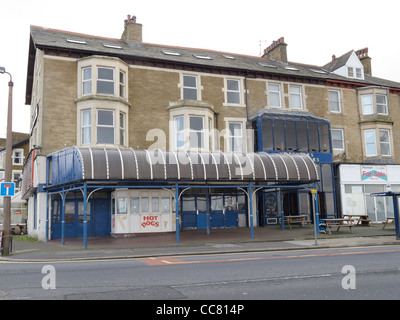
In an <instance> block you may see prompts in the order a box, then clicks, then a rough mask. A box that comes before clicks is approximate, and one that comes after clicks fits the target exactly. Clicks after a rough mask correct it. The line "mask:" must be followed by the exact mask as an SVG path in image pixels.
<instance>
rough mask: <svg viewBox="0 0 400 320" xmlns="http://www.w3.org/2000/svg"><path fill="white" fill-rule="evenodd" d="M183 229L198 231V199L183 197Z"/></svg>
mask: <svg viewBox="0 0 400 320" xmlns="http://www.w3.org/2000/svg"><path fill="white" fill-rule="evenodd" d="M181 203H182V215H181V217H182V228H183V229H196V228H197V210H196V197H195V196H190V197H182V202H181Z"/></svg>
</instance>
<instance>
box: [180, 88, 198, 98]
mask: <svg viewBox="0 0 400 320" xmlns="http://www.w3.org/2000/svg"><path fill="white" fill-rule="evenodd" d="M183 99H185V100H197V89H188V88H183Z"/></svg>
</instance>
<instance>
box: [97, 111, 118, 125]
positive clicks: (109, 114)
mask: <svg viewBox="0 0 400 320" xmlns="http://www.w3.org/2000/svg"><path fill="white" fill-rule="evenodd" d="M97 117H98V118H97V124H99V125H106V126H113V125H114V111H109V110H98V111H97Z"/></svg>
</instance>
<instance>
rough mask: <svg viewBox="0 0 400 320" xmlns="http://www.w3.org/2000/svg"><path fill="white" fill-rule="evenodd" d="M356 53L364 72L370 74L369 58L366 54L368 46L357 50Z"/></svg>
mask: <svg viewBox="0 0 400 320" xmlns="http://www.w3.org/2000/svg"><path fill="white" fill-rule="evenodd" d="M356 55H357V57H358V59H360V61H361V63H362V65H363V67H364V73H366V74H369V75H370V76H372V66H371V58H370V57H369V56H368V48H364V49H360V50H357V51H356Z"/></svg>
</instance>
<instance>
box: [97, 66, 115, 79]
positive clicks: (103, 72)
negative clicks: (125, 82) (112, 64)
mask: <svg viewBox="0 0 400 320" xmlns="http://www.w3.org/2000/svg"><path fill="white" fill-rule="evenodd" d="M98 78H99V79H103V80H111V81H113V80H114V69H110V68H98Z"/></svg>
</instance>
